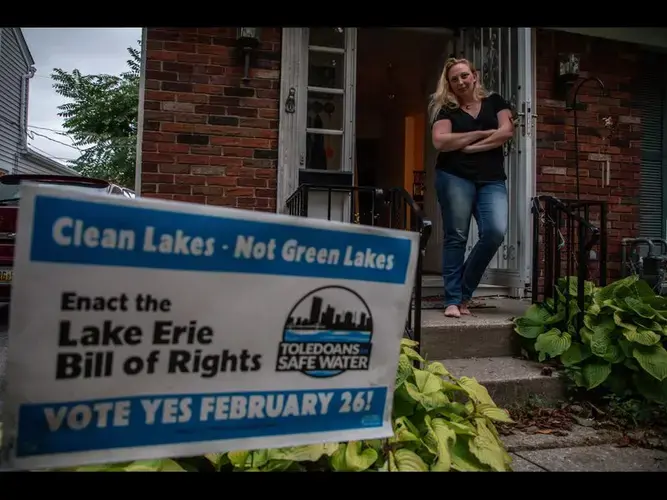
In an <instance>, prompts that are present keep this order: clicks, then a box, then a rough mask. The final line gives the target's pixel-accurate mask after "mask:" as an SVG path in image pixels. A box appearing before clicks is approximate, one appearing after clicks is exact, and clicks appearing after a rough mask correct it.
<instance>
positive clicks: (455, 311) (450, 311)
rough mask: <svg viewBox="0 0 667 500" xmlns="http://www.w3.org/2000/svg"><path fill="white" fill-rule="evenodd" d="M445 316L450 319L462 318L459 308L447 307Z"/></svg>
mask: <svg viewBox="0 0 667 500" xmlns="http://www.w3.org/2000/svg"><path fill="white" fill-rule="evenodd" d="M445 316H447V317H448V318H460V317H461V312H460V311H459V308H458V307H457V306H454V305H452V306H447V308H446V309H445Z"/></svg>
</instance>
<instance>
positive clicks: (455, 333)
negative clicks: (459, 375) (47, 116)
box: [421, 298, 530, 359]
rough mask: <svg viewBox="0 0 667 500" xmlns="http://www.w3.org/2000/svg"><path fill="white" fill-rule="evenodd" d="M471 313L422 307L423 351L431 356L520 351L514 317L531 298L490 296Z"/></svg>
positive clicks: (501, 353) (525, 307)
mask: <svg viewBox="0 0 667 500" xmlns="http://www.w3.org/2000/svg"><path fill="white" fill-rule="evenodd" d="M484 302H485V303H486V305H487V306H492V307H489V308H483V309H473V310H472V313H473V315H472V316H462V317H461V318H447V317H445V315H444V314H443V313H444V311H443V310H442V309H425V310H423V311H422V331H421V351H422V353H423V354H424V355H426V356H427V357H428V359H459V358H470V357H478V358H479V357H492V356H512V355H515V354H519V353H520V348H519V345H518V338H517V335H516V333H514V331H513V325H512V319H513V318H514V317H516V316H520V315H522V314H523V313H524V311H525V310H526V309H527V308H528V306H530V301H528V300H515V299H507V298H498V299H494V298H488V299H485V301H484Z"/></svg>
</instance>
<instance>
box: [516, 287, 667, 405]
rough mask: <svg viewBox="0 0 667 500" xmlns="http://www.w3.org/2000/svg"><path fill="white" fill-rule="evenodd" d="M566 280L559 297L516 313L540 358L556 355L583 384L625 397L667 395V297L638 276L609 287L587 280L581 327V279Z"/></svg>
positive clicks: (520, 331) (663, 397)
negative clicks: (519, 315) (567, 281)
mask: <svg viewBox="0 0 667 500" xmlns="http://www.w3.org/2000/svg"><path fill="white" fill-rule="evenodd" d="M565 286H566V280H565V279H564V278H563V279H561V280H559V283H558V290H557V298H558V301H557V302H558V306H557V308H556V309H555V310H554V301H553V300H552V299H549V300H548V301H547V302H546V303H544V304H534V305H532V306H531V307H529V308H528V310H527V311H526V314H525V315H524V316H522V317H520V318H517V319H515V321H514V324H515V328H514V330H515V332H516V333H517V334H518V335H520V336H521V337H522V338H523V339H524V343H525V344H526V347H527V350H528V351H529V352H531V353H533V354H534V355H535V356H536V357H537V359H538V360H539V361H544V360H546V359H555V360H557V361H558V362H559V363H560V364H562V365H563V367H564V368H565V372H566V373H567V374H568V375H569V376H570V378H571V379H572V381H573V382H574V384H575V385H576V386H577V387H580V388H584V389H587V390H593V389H596V388H598V389H601V390H604V391H608V392H611V393H613V394H615V395H617V396H620V397H631V396H633V395H637V394H639V395H641V396H643V397H644V398H646V399H648V400H650V401H655V402H664V401H667V350H666V349H665V346H666V345H667V298H664V297H661V296H658V295H656V294H655V293H654V292H653V290H652V289H651V287H650V286H649V285H648V283H646V282H645V281H643V280H640V279H639V278H638V277H636V276H629V277H627V278H624V279H622V280H619V281H616V282H614V283H612V284H610V285H607V286H606V287H603V288H597V287H595V286H594V285H593V283H590V282H586V283H585V286H584V292H585V299H584V311H583V312H584V314H583V326H582V327H581V328H577V326H576V325H577V323H576V316H577V314H578V313H579V308H578V305H577V300H576V297H577V279H576V278H575V277H572V278H570V286H569V313H568V314H567V317H566V311H565V303H566V293H565V292H566V290H565Z"/></svg>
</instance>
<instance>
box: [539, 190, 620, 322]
mask: <svg viewBox="0 0 667 500" xmlns="http://www.w3.org/2000/svg"><path fill="white" fill-rule="evenodd" d="M532 215H533V264H532V280H531V282H532V283H531V295H532V302H533V303H538V302H539V303H543V304H547V302H549V303H550V302H551V301H548V300H547V299H552V300H553V308H554V310H553V312H556V310H557V308H558V306H559V300H563V299H564V300H565V315H566V316H565V317H569V314H570V306H571V299H575V298H576V301H577V306H578V314H577V328H581V327H582V326H583V323H582V321H583V311H585V282H586V281H591V282H593V283H595V284H597V285H599V286H604V285H606V284H607V230H606V228H607V203H606V202H605V201H597V200H596V201H576V200H560V199H558V198H556V197H553V196H537V197H535V198H533V200H532ZM592 220H595V221H596V222H597V224H594V223H592V222H591V221H592ZM572 277H576V278H577V286H576V294H575V295H576V297H572V295H573V294H572V293H571V290H570V281H571V278H572ZM559 289H560V290H561V292H560V293H562V295H563V296H564V297H562V296H561V295H560V294H559V292H558V290H559Z"/></svg>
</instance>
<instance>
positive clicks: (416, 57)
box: [354, 28, 453, 218]
mask: <svg viewBox="0 0 667 500" xmlns="http://www.w3.org/2000/svg"><path fill="white" fill-rule="evenodd" d="M452 36H453V32H452V31H451V30H448V29H445V28H441V29H431V30H424V29H420V28H389V29H388V28H359V29H358V30H357V72H356V82H357V85H356V109H355V110H354V113H355V155H356V157H355V165H354V168H355V184H356V185H358V186H376V187H378V188H383V189H388V188H394V187H402V188H403V189H405V190H406V191H407V192H408V193H410V194H411V195H412V196H413V197H414V198H416V199H417V202H418V203H419V202H420V200H419V196H418V194H419V193H421V192H422V186H424V185H425V181H424V174H425V170H424V167H425V158H426V157H427V156H428V149H429V148H431V149H432V146H431V145H430V140H427V139H428V136H429V126H428V123H427V121H428V118H427V105H428V99H429V96H430V94H431V93H432V92H433V90H434V88H435V80H437V77H438V75H439V72H440V68H442V65H443V64H444V61H445V58H446V57H447V56H448V54H449V52H448V45H451V44H450V42H451V38H452ZM426 189H428V188H426ZM366 200H367V198H366ZM367 203H368V202H367ZM360 204H361V205H362V206H361V207H360V211H362V212H363V211H364V210H365V209H366V208H367V207H365V206H363V205H364V198H363V197H361V198H360ZM422 208H423V207H422ZM436 216H437V217H439V214H438V213H428V214H427V217H429V218H433V217H436Z"/></svg>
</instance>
